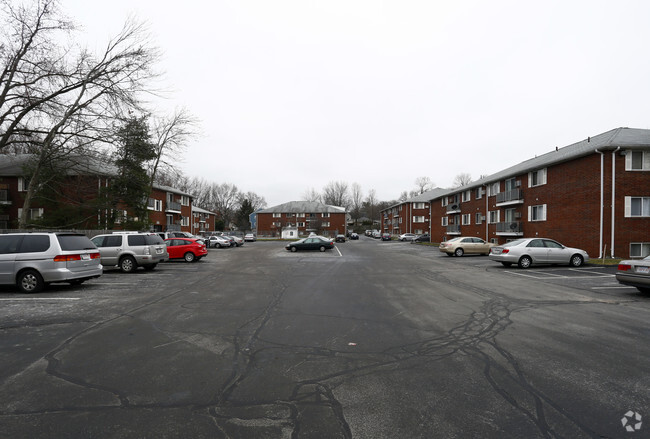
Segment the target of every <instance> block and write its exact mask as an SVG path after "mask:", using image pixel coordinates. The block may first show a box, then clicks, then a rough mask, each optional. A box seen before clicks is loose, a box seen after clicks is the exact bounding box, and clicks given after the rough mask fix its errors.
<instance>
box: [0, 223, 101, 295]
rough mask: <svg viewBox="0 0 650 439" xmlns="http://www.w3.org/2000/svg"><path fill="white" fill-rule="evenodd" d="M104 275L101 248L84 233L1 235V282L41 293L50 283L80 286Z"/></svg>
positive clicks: (26, 291)
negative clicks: (100, 254)
mask: <svg viewBox="0 0 650 439" xmlns="http://www.w3.org/2000/svg"><path fill="white" fill-rule="evenodd" d="M101 275H102V264H101V263H100V256H99V251H97V247H95V245H94V244H93V243H92V242H90V239H88V237H87V236H86V235H83V234H81V233H70V232H58V233H10V234H6V235H0V284H2V285H16V287H17V288H18V290H20V292H21V293H38V292H39V291H41V290H42V289H43V288H44V287H45V286H46V285H47V284H49V283H54V282H67V283H69V284H71V285H79V284H81V283H82V282H84V281H86V280H88V279H92V278H95V277H99V276H101Z"/></svg>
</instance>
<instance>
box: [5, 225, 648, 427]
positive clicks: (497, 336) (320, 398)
mask: <svg viewBox="0 0 650 439" xmlns="http://www.w3.org/2000/svg"><path fill="white" fill-rule="evenodd" d="M614 271H615V268H614V267H601V266H590V265H587V266H584V267H580V268H578V269H572V268H569V267H561V266H557V267H541V268H540V267H532V268H531V269H528V270H520V269H517V268H507V269H506V268H505V267H503V266H501V265H500V264H497V263H493V262H491V261H490V260H489V259H488V258H487V257H481V256H476V257H475V256H466V257H462V258H455V257H453V258H450V257H447V256H444V255H442V254H440V253H439V252H438V250H437V248H435V247H430V246H422V245H412V244H408V243H398V242H380V241H377V240H372V239H370V238H366V239H364V237H362V238H361V239H360V240H359V241H349V242H346V243H341V244H337V246H336V248H335V249H334V250H332V251H326V252H324V253H320V252H297V253H290V252H287V251H286V250H284V243H282V242H260V241H258V242H255V243H246V244H245V245H244V246H243V247H240V248H233V249H210V253H209V255H208V257H206V258H205V259H204V260H202V261H200V262H197V263H185V262H180V261H179V262H176V261H174V262H171V263H165V264H160V265H159V266H158V267H157V268H156V270H154V271H152V272H145V271H143V270H138V271H137V272H136V273H133V274H128V275H127V274H122V273H120V272H119V271H116V270H107V271H106V272H105V273H104V275H103V276H102V277H101V278H99V279H97V280H93V281H90V282H88V283H86V284H83V285H81V286H77V287H71V286H68V285H59V286H52V287H51V288H49V289H47V290H46V291H45V292H44V293H41V294H38V295H33V296H28V295H21V294H17V293H16V292H14V291H13V290H12V289H10V288H4V289H2V290H0V322H1V323H0V334H2V337H0V351H1V352H2V359H3V360H2V366H3V367H2V369H1V370H0V394H2V395H3V405H2V409H1V410H0V437H7V438H53V437H54V438H58V437H66V438H67V437H97V438H104V437H106V438H109V437H110V438H116V437H117V438H128V437H147V438H148V437H151V438H160V437H167V438H175V437H179V438H180V437H193V438H201V437H206V438H208V437H210V438H213V437H217V438H268V437H272V438H275V437H278V438H289V437H291V438H321V437H323V438H337V437H341V438H351V437H355V438H356V437H359V438H394V437H445V438H447V437H459V438H460V437H486V438H493V437H494V438H503V437H512V438H520V437H526V438H537V437H539V438H547V437H571V438H581V437H586V438H593V437H612V438H615V437H648V434H647V433H648V432H647V431H646V430H647V428H646V426H645V425H644V423H641V424H640V425H639V426H638V429H636V426H637V424H639V423H638V422H637V421H636V416H637V415H638V416H640V417H646V418H647V417H650V375H649V374H648V373H647V371H648V370H650V364H649V362H650V360H649V358H650V343H649V342H650V323H649V322H650V297H648V296H644V295H642V294H640V293H638V292H636V290H634V289H631V288H627V287H626V288H620V286H618V284H617V283H616V281H615V279H614V277H613V273H614ZM630 412H631V413H632V414H630V415H628V413H630ZM630 426H631V428H632V429H633V431H632V432H630V431H629V430H628V429H626V427H630Z"/></svg>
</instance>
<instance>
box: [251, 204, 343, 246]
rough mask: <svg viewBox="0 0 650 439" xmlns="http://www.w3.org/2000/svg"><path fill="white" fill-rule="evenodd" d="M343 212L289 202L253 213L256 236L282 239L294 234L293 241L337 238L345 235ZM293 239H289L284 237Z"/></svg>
mask: <svg viewBox="0 0 650 439" xmlns="http://www.w3.org/2000/svg"><path fill="white" fill-rule="evenodd" d="M346 214H347V212H346V211H345V209H344V208H342V207H337V206H330V205H327V204H323V203H319V202H312V201H291V202H288V203H284V204H280V205H277V206H273V207H269V208H266V209H261V210H259V211H257V212H256V226H257V228H256V233H257V235H258V236H274V237H281V236H283V231H295V235H296V237H298V236H307V235H309V234H310V233H316V234H318V235H323V236H330V237H333V236H336V235H337V234H344V233H345V232H346ZM285 236H292V235H285Z"/></svg>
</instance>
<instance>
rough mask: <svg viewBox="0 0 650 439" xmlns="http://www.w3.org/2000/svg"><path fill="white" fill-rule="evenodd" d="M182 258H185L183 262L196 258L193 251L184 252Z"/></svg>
mask: <svg viewBox="0 0 650 439" xmlns="http://www.w3.org/2000/svg"><path fill="white" fill-rule="evenodd" d="M183 259H185V262H194V259H196V257H195V256H194V253H192V252H187V253H185V256H183Z"/></svg>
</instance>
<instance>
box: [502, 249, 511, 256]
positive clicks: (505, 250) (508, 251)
mask: <svg viewBox="0 0 650 439" xmlns="http://www.w3.org/2000/svg"><path fill="white" fill-rule="evenodd" d="M506 253H510V250H509V249H507V248H504V249H503V250H501V254H502V255H504V254H506Z"/></svg>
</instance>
